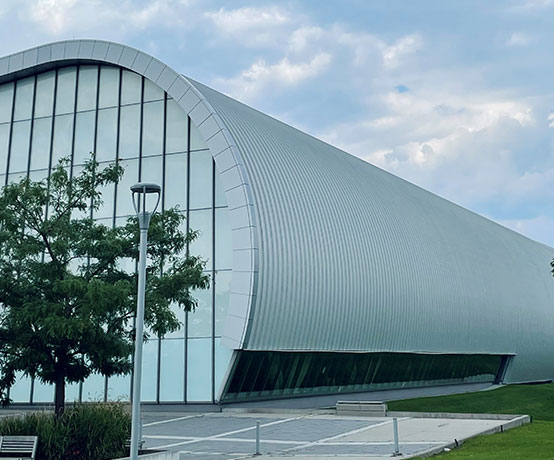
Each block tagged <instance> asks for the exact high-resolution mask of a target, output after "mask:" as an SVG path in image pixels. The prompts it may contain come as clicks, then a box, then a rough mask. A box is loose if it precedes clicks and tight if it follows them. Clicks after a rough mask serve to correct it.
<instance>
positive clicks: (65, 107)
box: [56, 67, 77, 115]
mask: <svg viewBox="0 0 554 460" xmlns="http://www.w3.org/2000/svg"><path fill="white" fill-rule="evenodd" d="M76 81H77V68H76V67H64V68H63V69H59V70H58V88H57V90H56V115H59V114H62V113H71V112H73V111H74V110H75V83H76Z"/></svg>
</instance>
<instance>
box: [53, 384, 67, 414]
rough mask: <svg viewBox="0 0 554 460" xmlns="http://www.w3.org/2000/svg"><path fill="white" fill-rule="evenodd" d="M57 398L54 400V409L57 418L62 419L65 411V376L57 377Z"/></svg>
mask: <svg viewBox="0 0 554 460" xmlns="http://www.w3.org/2000/svg"><path fill="white" fill-rule="evenodd" d="M55 391H56V397H55V399H54V407H55V413H56V417H61V415H62V414H63V411H64V409H65V377H64V376H63V374H61V375H57V376H56V389H55Z"/></svg>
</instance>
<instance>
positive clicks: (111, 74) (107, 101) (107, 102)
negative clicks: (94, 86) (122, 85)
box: [98, 66, 119, 109]
mask: <svg viewBox="0 0 554 460" xmlns="http://www.w3.org/2000/svg"><path fill="white" fill-rule="evenodd" d="M99 91H100V92H99V94H98V107H99V108H101V109H102V108H104V107H115V106H117V100H118V98H119V69H118V68H117V67H109V66H101V67H100V89H99Z"/></svg>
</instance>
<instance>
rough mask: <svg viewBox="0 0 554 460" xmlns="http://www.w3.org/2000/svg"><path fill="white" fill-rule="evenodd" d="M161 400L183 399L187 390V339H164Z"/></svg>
mask: <svg viewBox="0 0 554 460" xmlns="http://www.w3.org/2000/svg"><path fill="white" fill-rule="evenodd" d="M160 364H161V369H160V400H161V401H182V400H183V396H184V391H185V339H164V340H162V353H161V363H160Z"/></svg>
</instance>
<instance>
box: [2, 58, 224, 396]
mask: <svg viewBox="0 0 554 460" xmlns="http://www.w3.org/2000/svg"><path fill="white" fill-rule="evenodd" d="M91 152H95V154H96V158H97V161H98V162H99V163H100V164H101V165H102V164H104V165H107V164H109V163H110V162H114V161H118V162H119V163H120V164H121V165H122V166H123V167H124V168H125V174H124V176H123V178H122V180H121V181H120V183H119V184H117V186H108V187H105V189H104V190H102V193H103V205H102V207H101V208H100V209H99V210H98V211H95V212H94V214H93V215H92V217H93V218H95V219H98V220H99V221H101V222H103V223H104V224H105V225H108V226H115V225H120V224H123V223H124V222H125V221H126V219H127V217H128V216H129V215H131V214H133V213H134V211H133V206H132V201H131V194H130V191H129V187H130V186H131V185H132V184H134V183H136V182H138V181H148V182H156V183H159V184H161V185H162V186H163V197H162V206H163V208H164V209H168V208H170V207H174V206H177V207H178V208H179V210H180V212H182V213H184V214H185V215H186V217H187V219H186V223H185V226H186V228H183V230H187V229H193V230H198V231H199V237H198V239H197V240H195V241H194V242H193V243H192V244H191V245H190V248H188V251H190V253H191V254H194V255H199V256H201V257H202V258H203V259H205V260H207V261H208V264H207V265H206V271H207V273H208V274H209V275H210V277H211V286H210V288H209V289H207V290H203V291H198V292H196V293H195V294H196V297H197V299H198V308H197V309H196V311H195V312H193V313H187V314H185V313H184V312H183V311H182V310H180V309H179V308H178V307H177V306H175V307H174V308H175V312H176V314H177V315H178V317H179V319H180V321H181V322H182V324H183V326H182V327H181V329H180V330H179V331H177V332H174V333H172V334H170V335H169V336H167V337H166V338H164V339H162V340H160V339H159V338H158V337H154V336H151V339H150V340H149V341H148V342H147V343H145V346H144V361H143V366H144V368H145V369H147V371H146V372H144V373H143V375H144V377H143V384H142V400H143V401H150V402H213V401H215V398H216V395H217V393H218V391H219V387H220V386H221V382H222V379H223V376H224V374H225V372H226V370H227V366H228V364H229V361H230V357H231V353H232V352H231V350H228V349H226V348H224V347H223V346H222V345H221V344H220V341H221V334H222V325H223V321H224V317H225V314H226V310H227V305H228V303H229V291H230V282H231V229H230V227H229V221H228V214H227V205H226V201H225V197H224V193H223V190H222V188H221V183H220V181H219V175H218V173H217V171H216V168H215V163H214V161H213V158H212V156H211V153H210V152H209V150H208V148H207V146H206V143H205V142H204V140H203V139H202V137H201V136H200V133H199V132H198V130H197V128H196V127H195V126H194V124H193V123H191V120H190V118H189V117H188V116H187V114H186V113H185V112H184V111H183V110H182V109H181V108H180V107H179V106H178V104H177V103H176V101H174V100H173V99H172V98H171V97H169V96H168V94H167V93H165V92H164V91H162V90H161V89H160V88H158V87H157V86H156V85H155V84H153V83H152V82H151V81H149V80H148V79H146V78H144V77H141V76H140V75H138V74H136V73H133V72H130V71H127V70H124V69H121V68H119V67H113V66H104V65H81V66H70V67H63V68H59V69H56V70H52V71H49V72H45V73H41V74H38V75H34V76H31V77H27V78H24V79H21V80H17V81H15V82H11V83H6V84H3V85H0V183H1V184H6V183H8V182H12V181H17V180H20V179H22V178H24V177H26V176H29V177H30V178H31V179H32V180H39V179H42V178H45V177H47V176H48V174H49V171H50V170H51V169H52V167H53V166H54V165H55V164H56V163H57V161H58V160H59V159H60V158H62V157H65V156H71V159H72V162H71V174H78V173H79V171H80V170H81V168H82V165H83V163H84V162H85V161H86V160H87V158H89V157H90V154H91ZM89 212H92V211H89ZM125 268H126V269H128V270H135V267H134V263H133V262H132V261H129V262H127V263H126V264H125ZM130 393H131V376H124V377H112V378H109V379H108V378H105V377H104V376H101V375H92V376H90V377H89V378H88V379H87V380H86V381H85V382H84V383H83V384H80V385H79V384H76V385H70V386H69V387H68V388H67V399H68V401H74V400H83V401H86V400H117V399H128V398H129V395H130ZM10 396H11V398H12V399H13V400H14V401H17V402H52V400H53V397H54V392H53V387H52V386H51V385H45V384H43V383H42V382H40V381H38V380H37V381H32V380H31V379H29V378H26V377H23V376H21V375H20V376H19V378H18V381H17V383H16V385H15V386H14V387H13V388H12V391H11V395H10Z"/></svg>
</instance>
